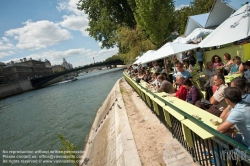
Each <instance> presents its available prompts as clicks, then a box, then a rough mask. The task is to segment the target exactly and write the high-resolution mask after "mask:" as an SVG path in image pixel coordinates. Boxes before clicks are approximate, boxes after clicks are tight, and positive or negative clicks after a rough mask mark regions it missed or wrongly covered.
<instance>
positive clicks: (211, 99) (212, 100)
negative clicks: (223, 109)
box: [210, 96, 219, 105]
mask: <svg viewBox="0 0 250 166" xmlns="http://www.w3.org/2000/svg"><path fill="white" fill-rule="evenodd" d="M210 103H211V104H213V105H217V104H219V102H218V101H217V100H215V98H214V96H212V97H211V98H210Z"/></svg>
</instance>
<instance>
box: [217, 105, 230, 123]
mask: <svg viewBox="0 0 250 166" xmlns="http://www.w3.org/2000/svg"><path fill="white" fill-rule="evenodd" d="M230 108H231V106H230V105H228V106H227V108H225V109H224V110H223V112H222V113H221V115H220V118H221V119H222V120H223V121H225V120H226V119H227V117H228V115H229V114H230V112H229V110H230Z"/></svg>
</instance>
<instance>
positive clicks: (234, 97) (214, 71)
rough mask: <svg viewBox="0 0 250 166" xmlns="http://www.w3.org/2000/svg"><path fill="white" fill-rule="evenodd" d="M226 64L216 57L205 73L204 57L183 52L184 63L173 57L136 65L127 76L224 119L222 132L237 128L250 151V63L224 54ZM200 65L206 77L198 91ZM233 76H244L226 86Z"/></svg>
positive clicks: (199, 52)
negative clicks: (197, 80) (194, 76)
mask: <svg viewBox="0 0 250 166" xmlns="http://www.w3.org/2000/svg"><path fill="white" fill-rule="evenodd" d="M196 58H197V59H196ZM224 60H225V61H224V62H225V64H224V63H223V62H222V59H221V58H220V56H218V55H214V56H213V57H212V58H211V61H208V62H206V64H205V70H204V69H203V55H202V52H201V50H200V49H197V50H196V52H194V51H188V52H183V53H182V56H181V60H177V58H176V56H172V57H171V58H169V57H168V58H165V59H164V60H159V61H154V62H150V63H148V64H147V65H142V64H134V65H131V66H130V67H129V68H128V69H127V70H126V72H127V73H128V74H129V75H130V76H131V77H135V78H136V82H140V81H142V80H143V81H145V82H147V83H148V84H150V85H151V86H153V87H154V89H155V91H157V92H166V93H168V94H169V95H170V96H175V97H178V98H179V99H181V100H184V101H187V102H188V103H190V104H193V105H195V106H197V107H199V108H201V109H203V110H206V111H208V112H210V113H211V114H214V115H215V116H218V117H220V118H222V119H223V121H224V122H223V123H222V124H220V125H219V126H218V131H220V132H227V131H228V130H229V129H230V128H231V127H232V126H233V125H234V126H235V127H236V128H237V129H238V130H239V131H240V132H241V133H242V134H243V137H242V139H241V141H240V142H241V143H243V144H244V145H245V146H247V147H250V94H249V90H248V88H249V83H250V61H246V62H244V63H242V62H241V58H240V57H239V56H235V57H234V58H233V59H231V55H230V54H228V53H225V54H224ZM197 61H198V65H199V66H198V67H197V68H196V70H197V71H198V74H200V73H202V74H204V75H205V77H204V79H205V84H204V87H198V86H197V84H196V83H195V79H194V78H193V72H194V71H195V65H196V63H197ZM196 73H197V72H196ZM202 74H200V75H202ZM231 74H241V76H240V77H237V78H234V79H233V80H232V81H231V82H230V83H229V84H227V83H225V77H224V76H225V75H231ZM203 88H204V89H203ZM204 91H205V94H206V95H204V93H202V92H204ZM239 94H240V95H239ZM238 142H239V141H238Z"/></svg>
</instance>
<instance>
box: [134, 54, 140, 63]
mask: <svg viewBox="0 0 250 166" xmlns="http://www.w3.org/2000/svg"><path fill="white" fill-rule="evenodd" d="M141 58H142V56H141V57H136V59H137V60H136V61H135V62H134V63H133V64H138V63H140V59H141Z"/></svg>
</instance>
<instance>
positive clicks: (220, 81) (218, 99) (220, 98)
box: [195, 74, 227, 117]
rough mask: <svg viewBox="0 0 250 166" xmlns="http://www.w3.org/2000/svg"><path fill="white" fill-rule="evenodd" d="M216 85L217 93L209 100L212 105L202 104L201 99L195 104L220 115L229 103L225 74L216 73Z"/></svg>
mask: <svg viewBox="0 0 250 166" xmlns="http://www.w3.org/2000/svg"><path fill="white" fill-rule="evenodd" d="M214 85H216V86H217V90H216V91H215V93H214V94H213V96H212V97H211V98H210V100H209V102H210V104H211V106H209V107H207V106H206V105H204V104H202V103H201V102H200V101H197V102H196V103H195V105H196V106H197V107H199V108H202V109H204V110H206V111H208V112H210V113H211V114H214V115H215V116H218V117H219V116H220V114H221V113H222V111H223V109H224V108H226V107H227V103H226V101H225V97H224V89H225V88H226V87H227V86H226V85H225V78H224V76H223V75H220V74H219V75H215V76H214Z"/></svg>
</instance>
